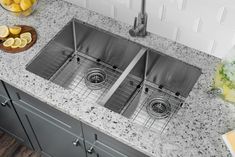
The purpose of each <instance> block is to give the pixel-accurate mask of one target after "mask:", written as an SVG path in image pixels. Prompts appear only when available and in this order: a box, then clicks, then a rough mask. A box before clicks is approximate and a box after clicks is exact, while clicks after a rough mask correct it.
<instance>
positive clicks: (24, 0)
mask: <svg viewBox="0 0 235 157" xmlns="http://www.w3.org/2000/svg"><path fill="white" fill-rule="evenodd" d="M32 5H33V4H32V2H31V0H21V1H20V7H21V9H22V10H27V9H29V8H30V7H32Z"/></svg>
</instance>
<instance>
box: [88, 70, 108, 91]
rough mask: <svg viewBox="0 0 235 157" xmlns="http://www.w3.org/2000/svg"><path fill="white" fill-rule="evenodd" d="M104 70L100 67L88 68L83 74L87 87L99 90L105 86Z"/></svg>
mask: <svg viewBox="0 0 235 157" xmlns="http://www.w3.org/2000/svg"><path fill="white" fill-rule="evenodd" d="M106 77H107V75H106V72H105V71H104V70H102V69H100V68H90V69H88V71H87V73H86V76H85V84H86V86H87V87H88V88H89V89H92V90H99V89H102V88H104V87H105V82H106Z"/></svg>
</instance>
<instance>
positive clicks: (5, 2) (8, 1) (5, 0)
mask: <svg viewBox="0 0 235 157" xmlns="http://www.w3.org/2000/svg"><path fill="white" fill-rule="evenodd" d="M0 2H1V3H2V4H3V5H6V6H8V5H10V4H11V3H12V0H1V1H0Z"/></svg>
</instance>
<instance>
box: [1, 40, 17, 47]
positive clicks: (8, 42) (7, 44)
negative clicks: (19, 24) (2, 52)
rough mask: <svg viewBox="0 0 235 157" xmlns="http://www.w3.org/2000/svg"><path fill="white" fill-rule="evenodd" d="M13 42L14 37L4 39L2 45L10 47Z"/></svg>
mask: <svg viewBox="0 0 235 157" xmlns="http://www.w3.org/2000/svg"><path fill="white" fill-rule="evenodd" d="M14 42H15V40H14V38H8V39H7V40H6V41H4V43H3V46H4V47H10V46H12V45H13V44H14Z"/></svg>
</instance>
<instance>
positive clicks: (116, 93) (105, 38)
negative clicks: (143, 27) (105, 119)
mask: <svg viewBox="0 0 235 157" xmlns="http://www.w3.org/2000/svg"><path fill="white" fill-rule="evenodd" d="M26 69H27V70H29V71H30V72H33V73H35V74H37V75H39V76H41V77H43V78H45V79H48V80H50V81H52V82H54V83H56V84H58V85H60V86H62V87H64V88H67V89H72V90H73V91H75V92H77V93H78V95H79V98H80V99H82V100H88V101H90V102H95V103H98V104H100V105H102V106H104V107H106V108H109V109H110V110H112V111H114V112H117V113H119V114H121V115H123V116H125V117H127V118H129V119H130V120H132V121H133V122H135V123H138V124H141V125H143V126H145V127H148V128H150V129H152V130H154V131H159V132H162V131H163V130H164V128H165V127H166V126H167V124H168V123H169V121H170V120H171V119H172V117H173V116H174V115H175V113H176V112H177V111H178V110H179V109H180V107H181V106H182V104H183V102H184V99H185V98H186V97H187V96H188V94H189V92H190V91H191V89H192V87H193V86H194V84H195V82H196V81H197V79H198V77H199V76H200V74H201V71H200V69H198V68H196V67H193V66H191V65H188V64H186V63H183V62H181V61H178V60H176V59H174V58H172V57H169V56H165V55H163V54H161V53H160V52H157V51H154V50H151V49H149V48H144V47H143V46H141V45H139V44H136V43H133V42H131V41H128V40H126V39H123V38H121V37H119V36H116V35H113V34H110V33H108V32H106V31H103V30H100V29H98V28H95V27H93V26H90V25H88V24H85V23H83V22H81V21H78V20H76V19H73V20H72V21H71V22H69V23H68V24H67V25H66V26H65V27H64V28H63V29H62V30H61V31H60V32H59V33H58V34H57V35H56V36H55V37H54V38H53V39H52V40H51V41H50V42H49V44H48V45H47V46H46V47H45V48H43V49H42V50H41V52H40V53H39V54H38V55H37V56H36V57H35V58H34V59H33V60H32V61H31V62H30V63H29V64H28V65H27V67H26Z"/></svg>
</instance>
